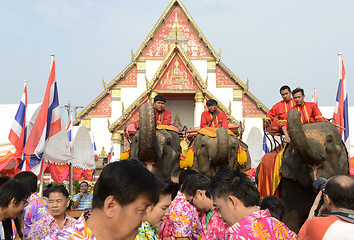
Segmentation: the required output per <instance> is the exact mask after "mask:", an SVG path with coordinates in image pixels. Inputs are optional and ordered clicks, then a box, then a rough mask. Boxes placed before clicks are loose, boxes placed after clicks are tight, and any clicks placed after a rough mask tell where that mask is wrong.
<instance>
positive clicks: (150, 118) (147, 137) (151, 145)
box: [138, 103, 157, 162]
mask: <svg viewBox="0 0 354 240" xmlns="http://www.w3.org/2000/svg"><path fill="white" fill-rule="evenodd" d="M155 146H156V118H155V109H154V106H153V104H152V103H145V104H143V105H142V106H141V107H140V109H139V153H138V158H139V160H141V161H143V162H155V161H156V158H157V156H156V149H155Z"/></svg>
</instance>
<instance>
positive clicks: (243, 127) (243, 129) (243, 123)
mask: <svg viewBox="0 0 354 240" xmlns="http://www.w3.org/2000/svg"><path fill="white" fill-rule="evenodd" d="M244 131H245V119H243V122H242V132H244Z"/></svg>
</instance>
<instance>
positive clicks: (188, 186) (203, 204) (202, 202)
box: [184, 174, 230, 240]
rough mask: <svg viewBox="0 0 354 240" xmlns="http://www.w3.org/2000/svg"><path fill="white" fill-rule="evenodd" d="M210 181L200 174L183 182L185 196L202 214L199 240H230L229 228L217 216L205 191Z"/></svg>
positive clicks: (216, 211)
mask: <svg viewBox="0 0 354 240" xmlns="http://www.w3.org/2000/svg"><path fill="white" fill-rule="evenodd" d="M209 184H210V179H209V178H207V177H206V176H204V175H202V174H194V175H192V176H189V177H188V178H187V180H186V181H185V183H184V185H185V191H184V192H185V194H186V197H187V199H188V200H189V202H190V203H191V204H193V205H194V206H195V207H196V208H197V209H198V210H199V211H200V212H201V213H202V227H203V233H202V238H201V240H208V239H217V240H228V239H230V233H229V227H228V226H227V224H226V223H225V222H224V221H223V220H222V219H221V218H220V217H219V216H218V210H217V209H216V208H214V206H213V200H212V199H211V198H210V197H209V196H208V194H207V192H206V190H207V189H208V186H209Z"/></svg>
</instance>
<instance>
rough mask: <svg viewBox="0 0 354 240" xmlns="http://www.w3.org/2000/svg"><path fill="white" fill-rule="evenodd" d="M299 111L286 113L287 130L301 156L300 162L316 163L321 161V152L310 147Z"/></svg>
mask: <svg viewBox="0 0 354 240" xmlns="http://www.w3.org/2000/svg"><path fill="white" fill-rule="evenodd" d="M300 118H301V113H300V112H299V111H296V110H290V111H289V113H288V117H287V119H288V131H289V135H290V138H291V141H292V143H293V144H294V147H295V149H296V150H297V151H298V153H299V154H300V156H301V159H302V162H303V163H305V164H309V165H314V164H315V165H318V164H320V163H322V162H323V156H322V154H319V153H316V152H315V150H314V149H315V148H313V147H312V148H311V143H310V142H309V140H308V138H307V137H306V134H305V132H304V130H303V128H302V126H301V125H302V124H301V121H300Z"/></svg>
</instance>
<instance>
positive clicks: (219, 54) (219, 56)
mask: <svg viewBox="0 0 354 240" xmlns="http://www.w3.org/2000/svg"><path fill="white" fill-rule="evenodd" d="M220 59H221V48H220V51H219V53H218V62H220Z"/></svg>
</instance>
